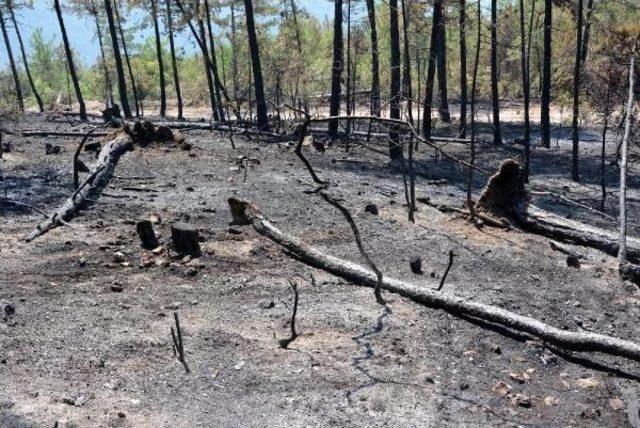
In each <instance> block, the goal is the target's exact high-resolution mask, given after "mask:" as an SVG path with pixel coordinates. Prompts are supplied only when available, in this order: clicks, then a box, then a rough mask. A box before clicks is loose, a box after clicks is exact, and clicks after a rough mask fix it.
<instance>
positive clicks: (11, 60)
mask: <svg viewBox="0 0 640 428" xmlns="http://www.w3.org/2000/svg"><path fill="white" fill-rule="evenodd" d="M56 4H57V2H56ZM0 27H1V28H2V37H3V38H4V45H5V47H6V48H7V56H8V57H9V65H10V66H11V74H12V75H13V84H14V87H15V89H16V100H17V101H18V108H19V109H20V111H24V99H23V97H22V87H21V86H20V78H19V77H18V68H17V67H16V62H15V60H14V58H13V51H12V50H11V40H9V34H8V33H7V26H6V23H5V22H4V14H3V13H2V8H0Z"/></svg>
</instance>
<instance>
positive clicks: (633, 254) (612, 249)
mask: <svg viewBox="0 0 640 428" xmlns="http://www.w3.org/2000/svg"><path fill="white" fill-rule="evenodd" d="M476 209H477V210H478V211H487V212H490V213H492V214H494V215H497V216H498V217H503V216H504V217H507V218H511V219H513V220H514V221H515V223H517V224H518V225H519V226H520V227H521V228H522V229H524V230H526V231H528V232H532V233H535V234H537V235H542V236H545V237H547V238H550V239H554V240H556V241H561V242H564V243H568V244H574V245H582V246H585V247H591V248H595V249H598V250H600V251H603V252H605V253H607V254H609V255H612V256H617V254H618V246H619V243H618V234H617V233H615V232H610V231H608V230H604V229H600V228H598V227H594V226H590V225H587V224H584V223H581V222H578V221H575V220H571V219H568V218H564V217H561V216H559V215H557V214H554V213H551V212H549V211H546V210H543V209H541V208H539V207H537V206H535V205H533V204H531V203H530V201H529V194H528V193H527V191H526V189H525V187H524V180H523V176H522V171H521V168H520V165H519V164H518V163H517V162H516V161H514V160H506V161H504V162H502V164H501V165H500V168H499V169H498V172H496V173H495V174H494V175H493V176H491V178H490V179H489V182H488V183H487V186H486V187H485V189H484V191H483V192H482V195H481V196H480V199H479V200H478V203H477V206H476ZM627 259H628V260H629V261H630V262H632V263H638V262H640V239H638V238H631V237H629V238H628V239H627Z"/></svg>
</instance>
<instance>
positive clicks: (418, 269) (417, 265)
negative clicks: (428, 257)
mask: <svg viewBox="0 0 640 428" xmlns="http://www.w3.org/2000/svg"><path fill="white" fill-rule="evenodd" d="M409 266H410V267H411V272H413V273H415V274H416V275H422V273H423V272H422V258H420V257H419V256H413V257H411V260H409Z"/></svg>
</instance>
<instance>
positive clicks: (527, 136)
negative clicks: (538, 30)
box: [520, 0, 531, 181]
mask: <svg viewBox="0 0 640 428" xmlns="http://www.w3.org/2000/svg"><path fill="white" fill-rule="evenodd" d="M524 14H525V10H524V0H520V68H521V72H522V96H523V98H524V179H525V181H529V170H530V168H531V167H530V161H531V159H530V157H531V124H530V118H529V105H530V95H531V94H530V89H529V88H530V81H529V76H530V74H529V51H528V49H527V41H526V34H525V25H524V21H525V19H524Z"/></svg>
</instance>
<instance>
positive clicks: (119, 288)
mask: <svg viewBox="0 0 640 428" xmlns="http://www.w3.org/2000/svg"><path fill="white" fill-rule="evenodd" d="M122 290H124V284H121V283H119V282H114V283H113V284H111V291H113V292H114V293H121V292H122Z"/></svg>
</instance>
